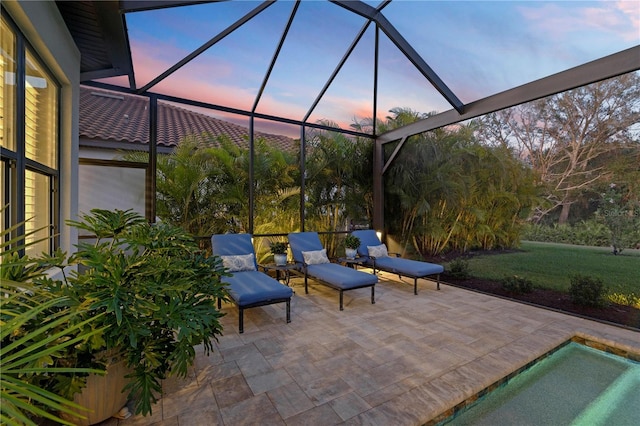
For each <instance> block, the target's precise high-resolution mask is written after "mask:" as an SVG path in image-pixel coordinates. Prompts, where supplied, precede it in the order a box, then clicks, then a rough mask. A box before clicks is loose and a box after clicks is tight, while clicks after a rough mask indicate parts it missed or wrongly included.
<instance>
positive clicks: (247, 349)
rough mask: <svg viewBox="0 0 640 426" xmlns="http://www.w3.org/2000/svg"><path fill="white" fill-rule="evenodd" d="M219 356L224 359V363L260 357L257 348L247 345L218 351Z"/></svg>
mask: <svg viewBox="0 0 640 426" xmlns="http://www.w3.org/2000/svg"><path fill="white" fill-rule="evenodd" d="M220 354H221V355H222V357H223V358H224V360H225V362H229V361H238V360H241V359H245V358H249V357H253V356H255V355H260V351H258V348H257V347H256V346H255V345H253V344H251V343H249V344H241V345H238V346H232V347H230V348H225V349H220Z"/></svg>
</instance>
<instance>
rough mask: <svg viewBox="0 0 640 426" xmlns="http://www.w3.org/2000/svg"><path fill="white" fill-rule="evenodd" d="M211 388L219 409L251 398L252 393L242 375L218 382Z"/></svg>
mask: <svg viewBox="0 0 640 426" xmlns="http://www.w3.org/2000/svg"><path fill="white" fill-rule="evenodd" d="M212 387H213V394H214V395H215V396H216V400H217V402H218V406H219V407H220V408H221V409H222V408H224V407H228V406H230V405H234V404H237V403H238V402H240V401H243V400H246V399H248V398H251V397H252V396H253V392H251V388H249V385H247V382H246V381H245V378H244V376H243V375H242V374H238V375H236V376H233V377H228V378H226V379H221V380H218V381H216V382H215V383H214V384H212Z"/></svg>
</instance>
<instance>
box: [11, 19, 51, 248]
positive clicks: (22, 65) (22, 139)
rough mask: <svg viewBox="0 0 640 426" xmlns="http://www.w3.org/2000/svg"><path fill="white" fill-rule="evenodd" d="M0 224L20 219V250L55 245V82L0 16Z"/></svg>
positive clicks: (17, 34) (16, 31) (12, 223)
mask: <svg viewBox="0 0 640 426" xmlns="http://www.w3.org/2000/svg"><path fill="white" fill-rule="evenodd" d="M0 40H2V41H1V48H2V55H3V58H2V59H3V60H2V63H1V64H0V75H1V76H0V91H1V93H2V97H1V98H0V138H1V139H0V149H2V156H1V159H2V161H1V166H0V173H1V178H2V182H3V183H2V189H1V191H0V195H1V197H2V205H3V206H8V208H6V209H3V211H2V217H1V218H0V219H1V220H2V226H3V227H4V228H5V229H6V228H8V227H11V226H13V225H15V224H17V223H21V222H23V221H26V223H25V226H24V229H23V230H19V231H18V232H20V233H23V234H24V235H25V236H26V237H25V243H27V244H29V247H28V248H27V249H26V254H32V255H34V254H39V253H42V252H46V253H50V252H51V251H52V249H53V248H54V247H55V246H56V241H55V238H54V235H55V234H56V232H57V220H58V218H57V214H56V210H55V209H54V207H55V205H56V204H57V199H56V198H55V194H57V193H58V191H57V187H58V145H59V135H58V134H59V129H58V127H59V97H60V88H59V86H58V84H57V83H56V82H55V81H54V80H53V78H52V77H51V74H50V73H49V71H48V70H47V68H46V67H45V65H44V64H43V63H42V61H41V60H40V59H39V58H38V57H37V55H36V53H35V52H34V51H33V49H31V47H30V46H29V44H28V43H27V41H26V40H25V39H24V37H23V36H22V34H21V33H20V32H19V31H18V30H17V29H16V28H15V26H14V25H13V24H12V23H11V22H10V21H9V19H8V18H6V17H5V16H4V15H3V16H2V34H1V37H0Z"/></svg>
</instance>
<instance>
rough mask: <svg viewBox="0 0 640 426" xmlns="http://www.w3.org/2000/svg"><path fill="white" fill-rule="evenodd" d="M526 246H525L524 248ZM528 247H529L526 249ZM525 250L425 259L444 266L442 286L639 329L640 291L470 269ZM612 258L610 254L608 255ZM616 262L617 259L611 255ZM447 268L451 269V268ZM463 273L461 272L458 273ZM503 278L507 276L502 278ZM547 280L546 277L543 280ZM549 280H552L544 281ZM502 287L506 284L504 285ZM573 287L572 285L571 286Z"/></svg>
mask: <svg viewBox="0 0 640 426" xmlns="http://www.w3.org/2000/svg"><path fill="white" fill-rule="evenodd" d="M525 246H526V245H525ZM528 248H530V246H528ZM526 252H527V251H526V250H500V251H498V250H495V251H476V252H471V253H466V254H463V255H461V254H459V253H448V254H444V255H440V256H437V257H433V258H426V259H425V260H427V261H431V262H435V263H440V264H444V265H445V272H444V274H443V275H442V276H441V279H442V281H443V282H444V283H447V284H450V285H454V286H457V287H462V288H468V289H470V290H474V291H480V292H483V293H488V294H492V295H496V296H499V297H504V298H508V299H511V300H516V301H521V302H525V303H529V304H533V305H537V306H541V307H545V308H551V309H554V310H558V311H561V312H565V313H568V314H572V315H578V316H581V317H585V318H591V319H595V320H599V321H605V322H608V323H612V324H616V325H621V326H625V327H631V328H635V329H639V330H640V308H638V305H637V301H638V292H640V289H638V288H635V289H633V288H632V289H631V290H630V289H629V288H628V287H627V288H626V289H624V290H623V291H622V292H617V291H616V289H617V287H616V286H609V287H607V286H606V285H604V284H603V283H602V280H601V279H599V278H597V277H592V276H588V275H579V274H573V275H570V276H569V275H567V274H566V273H565V274H564V275H567V277H566V279H567V282H568V285H567V286H566V287H565V286H563V287H553V288H552V287H551V286H546V285H541V284H539V282H536V283H535V284H532V283H531V280H530V279H529V277H528V276H527V274H526V273H525V274H519V275H518V276H516V275H508V274H510V272H506V271H504V268H502V269H503V271H500V269H501V268H500V267H497V266H494V268H495V269H497V270H498V272H497V273H499V274H501V276H496V277H487V276H482V277H479V276H478V271H477V270H475V269H474V265H477V262H476V260H478V259H479V258H481V257H482V258H483V259H490V261H491V262H494V264H495V262H498V263H499V264H505V263H506V262H502V261H501V260H500V259H501V258H503V256H502V255H505V254H519V255H521V254H526ZM610 256H611V257H612V258H613V257H614V256H613V255H612V254H611V255H610ZM615 257H616V258H617V259H620V256H615ZM451 265H453V266H454V267H453V268H451ZM520 267H521V269H522V270H524V271H526V270H528V269H536V268H535V266H532V265H527V264H526V262H524V263H523V264H522V265H520ZM461 270H463V271H464V272H463V273H460V272H461ZM505 275H508V276H507V277H505ZM547 278H548V277H547ZM547 281H553V280H549V279H548V280H547ZM505 284H506V285H505ZM571 284H573V285H571Z"/></svg>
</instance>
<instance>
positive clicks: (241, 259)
mask: <svg viewBox="0 0 640 426" xmlns="http://www.w3.org/2000/svg"><path fill="white" fill-rule="evenodd" d="M220 258H221V259H222V264H223V265H224V267H225V268H226V269H227V271H228V272H240V271H255V270H256V256H255V255H254V254H253V253H249V254H237V255H229V256H220Z"/></svg>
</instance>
